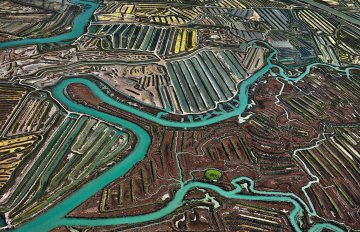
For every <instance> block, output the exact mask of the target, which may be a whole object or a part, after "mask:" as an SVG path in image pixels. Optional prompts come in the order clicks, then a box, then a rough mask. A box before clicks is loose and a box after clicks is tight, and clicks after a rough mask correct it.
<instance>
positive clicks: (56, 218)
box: [0, 0, 357, 232]
mask: <svg viewBox="0 0 360 232" xmlns="http://www.w3.org/2000/svg"><path fill="white" fill-rule="evenodd" d="M72 2H73V3H75V4H82V5H83V6H84V10H83V12H82V14H80V15H79V16H78V17H77V18H76V19H75V21H74V24H73V29H72V30H71V31H70V32H68V33H65V34H62V35H57V36H54V37H49V38H38V39H24V40H16V41H8V42H3V43H0V48H6V47H12V46H20V45H29V44H41V43H50V42H62V41H66V40H71V39H76V38H77V37H79V36H81V35H82V34H83V33H84V31H85V28H86V26H87V24H88V22H89V21H90V18H91V16H92V14H93V12H94V11H95V10H96V9H97V7H98V6H99V4H98V3H96V2H92V1H86V0H72ZM255 43H256V42H251V43H249V44H248V45H250V46H255V45H256V44H255ZM262 43H263V42H262ZM264 44H265V45H266V46H268V48H269V49H270V51H272V52H271V54H270V55H269V56H268V57H267V65H266V66H264V67H263V68H261V69H260V70H259V71H257V72H256V73H254V74H253V75H252V76H251V77H249V78H248V79H246V80H244V81H243V82H242V83H241V84H240V86H239V91H238V95H237V98H238V100H239V105H238V106H237V107H235V108H234V109H233V110H232V111H230V112H223V113H222V114H219V115H216V116H214V117H212V118H203V119H202V120H199V121H190V122H175V121H170V120H166V119H163V118H161V117H157V116H154V115H151V114H148V113H146V112H143V111H141V110H139V109H137V108H134V107H132V106H130V105H126V104H122V103H120V102H117V101H115V100H114V99H112V98H110V97H109V96H107V95H106V94H105V93H104V92H102V91H101V89H100V88H99V87H98V86H97V85H96V84H95V83H93V82H92V81H90V80H88V79H85V78H79V77H77V78H69V79H65V80H62V81H60V82H59V83H57V84H56V86H54V88H53V92H52V93H53V96H54V97H55V98H56V99H57V100H58V101H59V102H60V103H61V104H62V105H64V106H65V107H66V108H67V109H69V110H70V111H72V112H73V113H84V114H88V115H91V116H93V117H96V118H99V119H102V120H104V121H107V122H110V123H112V124H115V125H118V126H119V127H122V128H125V129H128V130H131V131H133V133H134V134H135V136H136V137H137V144H136V146H135V147H134V149H133V150H132V152H131V153H130V154H129V155H128V156H127V157H126V158H125V159H123V160H122V161H121V162H119V163H118V164H116V165H115V166H113V167H112V168H110V169H109V170H107V171H105V172H104V173H103V174H101V175H100V176H98V177H97V178H96V179H93V180H91V181H89V182H88V183H86V184H85V185H83V186H82V187H81V188H80V189H79V190H77V191H75V192H74V193H73V194H71V195H70V196H69V197H67V198H66V199H64V200H63V201H61V202H60V203H58V204H56V205H55V206H52V207H51V208H50V209H48V210H46V211H45V212H44V213H42V214H41V215H39V216H37V217H35V218H34V219H33V220H31V221H29V222H28V223H26V224H24V225H22V226H21V227H20V228H18V229H17V230H16V231H26V232H27V231H49V230H51V229H53V228H56V227H59V226H72V225H82V226H106V225H121V224H133V223H140V222H148V221H154V220H157V219H160V218H163V217H165V216H167V215H169V214H171V213H172V212H174V211H175V210H176V209H178V208H179V207H181V206H182V205H184V204H185V202H184V196H185V195H186V193H187V192H189V191H190V190H191V189H194V188H202V189H210V190H213V191H215V192H217V193H218V194H220V195H221V196H223V197H226V198H229V199H237V200H251V201H267V202H288V203H291V204H293V206H294V208H293V209H292V211H291V213H290V217H289V219H290V223H291V225H292V227H293V228H294V230H295V231H301V227H300V223H299V219H300V218H301V217H302V215H303V214H304V213H307V214H309V215H312V216H317V214H316V211H315V210H314V207H313V206H312V203H311V201H310V202H309V206H308V205H307V204H306V203H305V202H304V201H303V200H302V199H301V198H300V197H298V196H297V195H295V194H293V193H291V192H266V191H259V190H256V189H255V183H254V181H253V180H252V179H250V178H248V177H238V178H235V179H234V180H232V182H231V183H232V185H233V186H234V189H233V190H231V191H225V190H224V189H222V188H220V187H218V186H216V185H213V184H209V183H204V182H198V181H187V182H185V183H182V184H181V185H180V189H179V190H178V191H177V192H176V194H175V196H174V197H173V199H172V200H171V201H170V202H169V203H168V204H167V205H166V206H165V207H164V208H162V209H160V210H158V211H156V212H153V213H148V214H145V215H138V216H128V217H114V218H97V219H87V218H67V217H66V215H67V214H68V213H69V212H70V211H71V210H73V209H74V208H76V207H77V206H78V205H80V204H81V203H82V202H84V201H85V200H86V199H88V198H89V197H91V196H92V195H94V194H95V193H96V192H98V191H100V190H101V189H102V188H104V187H105V186H107V185H108V184H109V183H111V182H113V181H114V180H116V179H117V178H119V177H121V176H123V175H124V174H125V173H126V172H127V171H128V170H130V169H131V168H132V167H134V165H136V163H137V162H139V161H141V160H142V159H143V158H144V157H145V155H146V154H147V151H148V148H149V146H150V143H151V138H150V136H149V134H148V133H147V132H146V131H145V130H144V129H143V128H141V127H140V126H139V125H137V124H135V123H133V122H130V121H127V120H125V119H122V118H119V117H116V116H113V115H110V114H107V113H104V112H101V111H98V110H96V109H92V108H89V107H86V106H84V105H81V104H78V103H76V102H74V101H72V100H71V99H69V98H68V97H67V95H66V94H65V91H66V87H67V86H68V85H69V84H72V83H81V84H84V85H86V86H87V87H88V88H89V89H91V90H92V91H93V93H94V94H95V95H96V96H97V97H99V98H100V99H102V100H103V101H104V102H106V103H108V104H110V105H112V106H114V107H117V108H119V109H120V110H123V111H126V112H128V113H131V114H134V115H137V116H139V117H142V118H144V119H146V120H149V121H151V122H154V123H157V124H159V125H162V126H169V127H177V128H193V127H201V126H207V125H211V124H214V123H217V122H221V121H223V120H225V119H228V118H231V117H234V116H239V115H241V114H242V113H243V112H244V110H245V109H246V107H247V105H248V89H249V87H250V86H251V85H252V84H253V83H254V82H256V81H257V80H258V79H259V78H261V77H262V76H264V74H266V73H268V72H269V71H270V70H271V69H272V68H274V67H276V68H278V70H279V74H278V75H279V76H281V77H282V78H284V79H285V80H287V81H291V82H296V81H299V80H301V79H302V78H303V77H304V76H306V75H307V74H308V73H309V72H310V70H311V68H312V67H314V66H319V65H325V64H318V63H314V64H311V65H309V66H307V68H306V70H305V71H304V72H303V73H302V74H301V75H299V76H297V77H288V76H287V75H286V73H285V71H284V70H283V68H282V67H281V66H278V65H276V64H273V63H272V60H273V59H275V58H276V54H277V51H276V50H275V49H273V48H272V47H271V46H270V45H268V44H266V43H264ZM327 66H330V67H332V68H335V69H337V70H338V71H339V72H344V73H346V75H347V76H348V77H349V78H350V70H351V69H354V68H357V67H348V68H345V69H341V68H339V67H333V66H331V65H327ZM180 175H181V172H180ZM180 179H181V180H182V176H181V178H180ZM240 182H246V183H247V184H248V189H249V191H250V192H251V193H252V195H248V194H245V193H242V187H241V185H240V184H239V183H240ZM325 228H327V229H330V230H333V231H343V229H341V228H340V227H338V226H336V225H334V224H331V223H318V224H314V225H313V226H312V227H311V229H310V231H312V232H314V231H321V230H323V229H325Z"/></svg>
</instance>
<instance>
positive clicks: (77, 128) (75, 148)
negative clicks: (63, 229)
mask: <svg viewBox="0 0 360 232" xmlns="http://www.w3.org/2000/svg"><path fill="white" fill-rule="evenodd" d="M34 138H36V137H34ZM34 138H32V140H30V139H29V141H33V140H34ZM128 139H129V134H128V133H126V132H121V131H120V130H119V129H117V128H114V127H112V126H110V125H108V124H105V123H104V122H100V121H99V120H97V119H93V118H89V117H87V116H82V117H79V118H77V117H75V116H70V117H66V118H65V119H64V120H63V121H62V122H61V124H60V125H59V130H57V132H55V133H54V134H52V135H51V136H49V137H48V138H47V139H46V140H45V146H44V147H43V148H42V149H41V150H36V152H34V153H32V154H31V155H32V156H36V157H37V158H36V159H35V160H34V162H33V163H29V165H28V166H27V168H25V169H23V175H22V176H18V181H17V183H16V188H15V189H14V193H13V194H12V195H11V196H9V198H8V199H7V201H6V203H5V204H4V205H3V206H2V208H4V207H6V208H8V209H11V214H12V216H13V218H14V224H16V223H19V222H22V221H24V220H26V219H27V218H28V217H30V216H33V215H34V214H37V213H39V210H41V209H42V208H44V207H46V206H48V205H49V204H50V205H51V204H52V203H53V202H54V201H56V200H58V199H59V198H61V197H63V196H64V194H66V193H67V192H68V191H71V190H72V189H73V188H74V187H75V186H78V185H79V184H80V183H82V182H83V181H84V180H85V179H86V178H88V177H89V175H90V174H91V173H94V171H95V170H97V169H98V168H100V167H101V166H103V165H104V164H109V163H110V162H111V161H113V160H116V159H121V157H119V153H120V152H121V151H123V150H124V149H125V148H126V147H127V144H128ZM0 145H1V144H0ZM0 149H1V147H0ZM0 152H1V150H0ZM25 196H27V197H25Z"/></svg>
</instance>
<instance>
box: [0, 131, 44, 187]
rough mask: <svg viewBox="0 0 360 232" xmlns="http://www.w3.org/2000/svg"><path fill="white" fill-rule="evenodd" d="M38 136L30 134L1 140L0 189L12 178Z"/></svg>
mask: <svg viewBox="0 0 360 232" xmlns="http://www.w3.org/2000/svg"><path fill="white" fill-rule="evenodd" d="M38 139H39V138H38V136H36V135H28V136H22V137H18V138H13V139H5V140H1V141H0V189H1V188H2V187H3V186H4V185H5V184H6V182H7V181H8V180H9V179H10V178H11V176H12V174H13V172H14V171H15V169H16V167H17V166H18V165H19V163H20V162H21V161H22V160H23V158H24V157H25V156H27V155H28V154H29V153H30V151H31V150H32V149H33V148H34V146H33V145H34V143H35V142H36V141H38Z"/></svg>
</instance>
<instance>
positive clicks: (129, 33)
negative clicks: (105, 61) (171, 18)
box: [89, 24, 197, 56]
mask: <svg viewBox="0 0 360 232" xmlns="http://www.w3.org/2000/svg"><path fill="white" fill-rule="evenodd" d="M89 30H90V32H91V33H93V34H96V35H100V36H105V37H106V38H108V40H109V41H111V48H113V49H133V50H141V51H156V52H157V53H158V54H159V55H161V56H165V55H176V54H180V53H184V52H189V51H192V50H194V49H195V48H196V46H197V31H196V30H195V29H191V28H174V27H156V26H150V25H145V26H143V25H139V24H111V25H110V24H92V25H91V26H90V28H89Z"/></svg>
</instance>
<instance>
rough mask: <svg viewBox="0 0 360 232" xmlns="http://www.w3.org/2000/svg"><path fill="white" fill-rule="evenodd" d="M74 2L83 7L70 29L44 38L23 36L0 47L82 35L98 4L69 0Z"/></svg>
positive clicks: (71, 38)
mask: <svg viewBox="0 0 360 232" xmlns="http://www.w3.org/2000/svg"><path fill="white" fill-rule="evenodd" d="M71 2H72V3H74V4H79V5H81V6H82V7H83V10H82V13H81V14H79V15H78V16H77V17H76V18H75V19H74V22H73V24H72V29H71V30H70V31H69V32H66V33H64V34H60V35H55V36H51V37H46V38H24V39H21V40H12V41H6V42H1V43H0V48H8V47H16V46H22V45H32V44H48V43H59V42H66V41H69V40H73V39H77V38H78V37H80V36H82V35H83V34H84V33H85V31H86V27H87V25H88V24H89V22H90V20H91V17H92V15H93V14H94V12H95V10H96V9H97V8H98V7H99V6H100V4H99V3H98V2H95V1H92V0H71Z"/></svg>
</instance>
